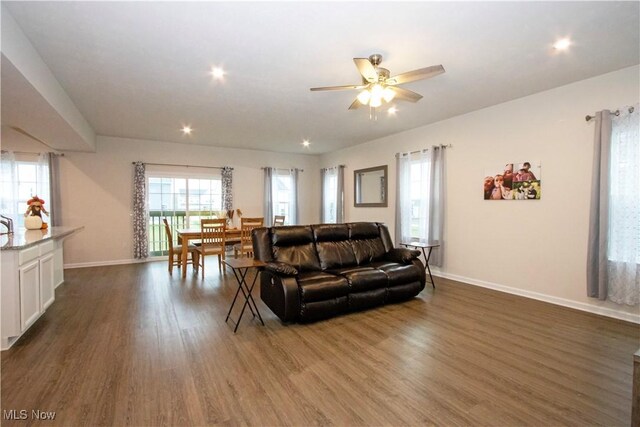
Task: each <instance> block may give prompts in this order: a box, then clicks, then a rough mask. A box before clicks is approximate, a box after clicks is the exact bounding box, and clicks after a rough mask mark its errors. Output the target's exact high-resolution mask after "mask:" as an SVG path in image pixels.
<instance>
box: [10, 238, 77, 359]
mask: <svg viewBox="0 0 640 427" xmlns="http://www.w3.org/2000/svg"><path fill="white" fill-rule="evenodd" d="M77 230H78V228H71V227H51V228H50V229H48V230H21V231H17V232H16V233H14V234H13V235H8V236H7V235H3V236H0V247H1V248H2V251H0V258H1V259H0V261H1V268H0V271H1V274H2V276H1V280H0V303H1V305H2V306H1V310H0V312H1V322H0V331H1V333H2V340H1V342H0V345H1V347H2V350H6V349H8V348H9V347H11V346H12V345H13V343H15V342H16V341H17V340H18V338H20V336H21V335H22V334H23V333H24V332H25V331H26V330H27V329H28V328H29V327H30V326H31V325H33V324H34V323H35V322H36V321H37V320H38V318H40V316H42V314H43V313H44V312H45V310H46V309H47V308H48V307H49V306H50V305H51V304H53V302H54V301H55V288H56V287H57V286H58V285H59V284H60V283H62V282H63V281H64V273H63V264H62V260H63V254H62V242H63V239H64V238H65V237H67V236H69V235H71V234H72V233H73V232H74V231H77Z"/></svg>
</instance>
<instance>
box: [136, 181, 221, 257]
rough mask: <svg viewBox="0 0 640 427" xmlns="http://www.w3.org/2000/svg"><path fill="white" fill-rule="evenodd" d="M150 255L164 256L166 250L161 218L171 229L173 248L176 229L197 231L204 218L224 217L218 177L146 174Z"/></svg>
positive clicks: (175, 241) (167, 247) (165, 238)
mask: <svg viewBox="0 0 640 427" xmlns="http://www.w3.org/2000/svg"><path fill="white" fill-rule="evenodd" d="M148 188H149V255H151V256H154V255H164V254H167V251H168V249H169V246H168V243H167V237H166V233H165V230H164V224H163V222H162V219H163V218H166V219H167V221H168V222H169V226H170V227H171V232H172V235H173V239H174V242H173V243H174V245H175V244H177V234H176V229H179V228H200V220H201V219H203V218H224V217H225V213H224V212H223V211H222V181H221V179H220V177H219V176H213V177H199V176H198V177H194V176H188V175H186V176H185V175H168V174H153V173H149V174H148Z"/></svg>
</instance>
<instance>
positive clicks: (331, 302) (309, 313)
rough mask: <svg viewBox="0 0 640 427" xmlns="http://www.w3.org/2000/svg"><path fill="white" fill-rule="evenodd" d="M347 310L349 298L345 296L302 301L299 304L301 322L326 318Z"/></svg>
mask: <svg viewBox="0 0 640 427" xmlns="http://www.w3.org/2000/svg"><path fill="white" fill-rule="evenodd" d="M348 310H349V299H348V297H347V296H343V297H338V298H332V299H328V300H324V301H316V302H303V303H302V304H300V318H299V320H300V321H301V322H312V321H314V320H320V319H326V318H328V317H333V316H337V315H338V314H342V313H346V312H347V311H348Z"/></svg>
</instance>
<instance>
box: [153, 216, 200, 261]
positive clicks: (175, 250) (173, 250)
mask: <svg viewBox="0 0 640 427" xmlns="http://www.w3.org/2000/svg"><path fill="white" fill-rule="evenodd" d="M162 222H164V231H165V232H166V233H167V242H168V243H169V274H173V266H177V267H178V268H180V266H181V265H182V245H175V246H174V245H173V236H172V235H171V227H169V223H168V222H167V219H166V218H162ZM187 251H189V254H190V256H189V257H188V258H187V264H191V265H192V266H193V267H194V268H196V269H197V268H198V250H197V248H196V247H195V246H193V245H189V246H188V247H187Z"/></svg>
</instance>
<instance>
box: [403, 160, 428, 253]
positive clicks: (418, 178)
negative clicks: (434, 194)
mask: <svg viewBox="0 0 640 427" xmlns="http://www.w3.org/2000/svg"><path fill="white" fill-rule="evenodd" d="M430 168H431V166H430V161H429V155H428V152H420V153H410V154H406V155H403V156H401V157H400V158H399V159H398V179H399V183H400V194H399V195H398V202H399V204H400V212H399V213H400V217H401V218H400V219H401V221H400V224H401V227H400V230H399V231H400V236H401V238H400V240H401V241H402V242H409V241H419V242H426V241H427V240H428V237H429V236H428V235H427V234H428V233H427V232H428V224H429V209H428V203H429V174H430ZM396 233H397V232H396Z"/></svg>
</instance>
